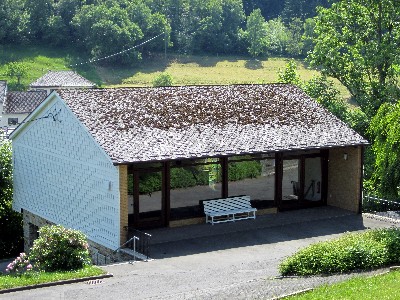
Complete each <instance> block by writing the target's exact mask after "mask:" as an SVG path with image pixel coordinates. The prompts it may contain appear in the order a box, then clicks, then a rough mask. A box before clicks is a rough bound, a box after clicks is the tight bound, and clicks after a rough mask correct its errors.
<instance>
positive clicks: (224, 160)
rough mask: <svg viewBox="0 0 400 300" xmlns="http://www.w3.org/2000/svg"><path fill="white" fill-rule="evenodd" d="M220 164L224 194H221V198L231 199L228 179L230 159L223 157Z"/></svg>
mask: <svg viewBox="0 0 400 300" xmlns="http://www.w3.org/2000/svg"><path fill="white" fill-rule="evenodd" d="M220 163H221V169H222V178H221V181H222V192H221V197H222V198H228V197H229V187H228V185H229V178H228V174H229V173H228V168H229V163H228V157H222V158H220Z"/></svg>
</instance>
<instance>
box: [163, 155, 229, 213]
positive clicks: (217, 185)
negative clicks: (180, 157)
mask: <svg viewBox="0 0 400 300" xmlns="http://www.w3.org/2000/svg"><path fill="white" fill-rule="evenodd" d="M197 163H199V164H200V165H194V166H193V165H191V166H184V165H185V163H184V162H183V163H182V164H181V165H182V167H174V168H171V183H170V184H171V192H170V199H171V219H172V220H177V219H184V218H190V217H199V216H202V215H203V214H204V213H203V211H202V207H201V206H200V200H207V199H215V198H221V195H222V190H221V165H220V164H219V160H218V159H204V160H201V161H197Z"/></svg>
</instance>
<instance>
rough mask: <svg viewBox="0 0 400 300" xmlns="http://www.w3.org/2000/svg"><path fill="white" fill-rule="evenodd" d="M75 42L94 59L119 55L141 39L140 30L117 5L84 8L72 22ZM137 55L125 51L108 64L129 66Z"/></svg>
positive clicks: (125, 11) (108, 60)
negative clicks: (115, 63)
mask: <svg viewBox="0 0 400 300" xmlns="http://www.w3.org/2000/svg"><path fill="white" fill-rule="evenodd" d="M72 22H73V25H74V26H75V28H76V31H77V37H78V42H79V44H80V45H81V47H83V49H85V50H87V51H89V52H90V53H91V55H92V56H93V57H94V58H95V59H96V58H97V59H98V58H102V57H106V56H108V55H111V54H115V53H118V52H120V51H121V50H123V49H127V48H129V47H132V46H134V45H135V43H136V42H137V41H138V40H140V39H141V38H142V37H143V32H142V30H141V29H140V27H139V26H138V25H137V24H136V23H134V22H132V21H131V20H130V17H129V15H128V12H127V10H125V9H123V8H121V7H120V6H119V5H117V4H112V5H110V6H107V5H106V4H102V5H85V6H83V7H82V9H81V10H80V11H79V12H78V13H77V14H76V15H75V17H74V18H73V20H72ZM139 57H140V54H139V53H138V52H136V51H128V52H124V53H122V54H121V55H118V56H113V57H110V58H109V59H107V62H108V63H110V62H118V63H121V64H129V63H132V62H133V61H134V60H135V59H138V58H139Z"/></svg>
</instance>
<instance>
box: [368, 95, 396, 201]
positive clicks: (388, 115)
mask: <svg viewBox="0 0 400 300" xmlns="http://www.w3.org/2000/svg"><path fill="white" fill-rule="evenodd" d="M369 130H370V133H371V134H372V136H373V137H374V143H373V146H372V148H373V151H374V154H375V157H376V160H375V170H374V173H373V175H372V179H371V182H370V186H372V187H373V188H374V190H375V191H374V192H376V193H378V195H379V196H381V197H385V198H388V199H393V200H399V199H400V101H398V102H397V103H396V104H391V103H384V104H383V105H382V106H381V107H380V108H379V110H378V112H377V114H376V116H375V117H374V118H373V119H372V121H371V124H370V129H369Z"/></svg>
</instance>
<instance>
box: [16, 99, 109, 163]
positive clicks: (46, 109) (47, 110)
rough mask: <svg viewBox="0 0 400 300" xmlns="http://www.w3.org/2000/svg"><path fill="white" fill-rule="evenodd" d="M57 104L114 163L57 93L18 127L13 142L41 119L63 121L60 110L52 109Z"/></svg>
mask: <svg viewBox="0 0 400 300" xmlns="http://www.w3.org/2000/svg"><path fill="white" fill-rule="evenodd" d="M56 104H59V106H61V107H62V110H65V111H66V112H67V113H68V117H71V118H73V119H74V120H75V121H76V123H77V124H79V128H80V129H82V130H83V131H84V132H85V133H86V134H87V136H88V138H89V139H90V140H91V142H92V143H93V144H94V145H95V146H96V147H97V148H98V149H99V151H100V152H101V153H102V154H103V155H104V157H105V158H106V159H107V160H108V161H109V162H110V163H112V160H111V158H110V156H109V155H108V154H107V153H106V152H105V151H104V149H103V148H102V147H101V146H100V145H99V144H98V143H97V141H96V140H95V139H94V138H93V136H92V134H91V133H90V132H89V131H88V130H87V128H86V127H85V126H84V124H82V122H80V120H79V119H78V118H77V117H76V115H75V114H74V113H73V112H72V111H71V110H70V108H69V107H68V105H66V103H65V102H64V101H63V99H62V98H60V96H59V95H58V94H57V92H52V93H51V94H50V95H49V96H48V97H47V98H46V99H45V100H44V101H43V102H42V103H41V104H40V105H39V106H38V107H36V109H35V110H34V111H32V112H31V113H30V114H29V115H28V116H27V117H26V118H25V120H24V122H22V123H21V124H19V125H18V127H17V128H16V129H15V130H14V131H13V132H12V133H11V134H10V137H9V138H10V139H11V140H16V139H18V138H19V137H20V136H22V135H23V134H24V133H25V132H27V131H28V130H29V128H30V126H34V123H35V121H37V120H40V119H41V118H53V117H54V119H55V120H56V121H61V122H62V119H60V120H59V119H58V116H57V114H58V111H59V110H60V109H58V110H54V109H52V107H54V106H55V105H56Z"/></svg>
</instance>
